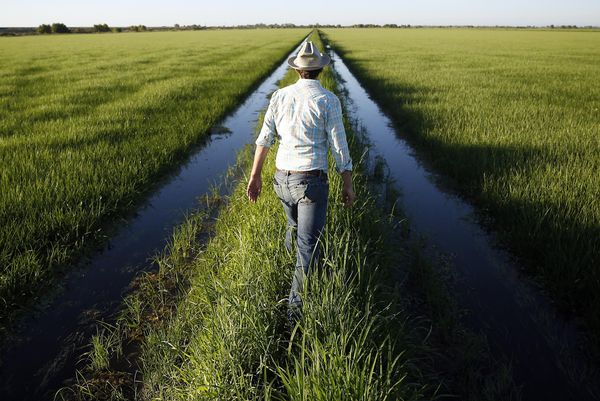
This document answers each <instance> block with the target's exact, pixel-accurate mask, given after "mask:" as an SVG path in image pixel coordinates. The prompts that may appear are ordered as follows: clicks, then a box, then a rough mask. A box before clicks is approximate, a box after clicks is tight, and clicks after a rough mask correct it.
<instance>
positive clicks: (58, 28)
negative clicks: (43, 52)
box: [51, 22, 71, 33]
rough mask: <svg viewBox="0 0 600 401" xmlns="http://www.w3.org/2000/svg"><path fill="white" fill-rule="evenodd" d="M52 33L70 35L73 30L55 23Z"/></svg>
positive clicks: (60, 23)
mask: <svg viewBox="0 0 600 401" xmlns="http://www.w3.org/2000/svg"><path fill="white" fill-rule="evenodd" d="M51 28H52V33H70V32H71V30H70V29H69V28H68V27H67V26H66V25H65V24H63V23H62V22H55V23H53V24H52V27H51Z"/></svg>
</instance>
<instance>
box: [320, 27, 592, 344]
mask: <svg viewBox="0 0 600 401" xmlns="http://www.w3.org/2000/svg"><path fill="white" fill-rule="evenodd" d="M325 33H326V34H327V36H328V40H330V41H331V43H332V45H333V46H334V47H335V48H336V49H337V50H338V51H339V52H340V53H341V54H342V56H343V58H344V60H345V61H346V63H347V64H348V65H349V67H350V68H351V69H352V70H353V72H354V73H355V74H356V75H357V76H358V78H359V79H360V80H361V81H362V82H363V84H364V85H365V86H366V88H367V89H368V91H369V93H370V94H371V95H372V96H373V97H374V99H375V100H376V101H378V102H379V103H380V104H381V105H382V106H383V108H384V109H385V110H386V111H387V112H388V113H389V114H390V116H391V117H392V119H393V120H394V122H395V124H396V125H397V126H398V127H399V128H400V131H401V132H402V134H403V135H406V136H407V137H408V138H409V140H410V142H411V143H413V144H414V145H416V147H417V149H418V150H419V151H420V154H421V155H422V156H423V158H424V159H426V160H427V161H428V162H429V163H430V164H431V165H432V166H433V168H434V169H435V170H436V171H438V172H440V173H441V174H442V175H444V176H446V177H449V178H450V179H451V181H452V182H453V185H454V186H455V187H456V188H457V189H459V190H460V191H461V192H462V193H463V194H465V195H466V196H467V197H469V198H471V199H472V200H473V201H474V202H475V203H476V204H477V205H478V206H479V207H480V210H481V211H483V212H484V213H485V214H486V215H487V216H491V217H492V220H493V223H492V224H494V225H495V227H497V228H499V229H500V233H501V238H502V240H503V241H505V242H508V243H509V244H510V246H511V247H512V249H514V250H516V252H517V254H518V255H520V256H521V257H524V258H525V259H527V263H526V265H527V266H528V267H529V268H530V270H531V271H532V272H533V273H534V274H535V275H538V276H540V277H541V278H542V280H543V281H544V282H545V284H546V286H547V288H549V289H550V290H551V292H552V293H553V294H554V295H555V296H556V297H557V299H560V300H561V301H563V305H568V306H570V307H572V308H575V309H576V310H577V311H578V312H579V313H580V314H581V315H582V316H583V317H584V318H585V321H586V322H587V323H588V325H589V326H590V327H591V328H592V330H593V332H595V333H600V314H599V313H598V310H600V32H598V31H584V32H556V31H540V30H536V31H525V30H491V29H486V30H473V29H470V30H468V29H463V30H458V29H418V30H414V29H360V30H359V29H327V30H326V31H325Z"/></svg>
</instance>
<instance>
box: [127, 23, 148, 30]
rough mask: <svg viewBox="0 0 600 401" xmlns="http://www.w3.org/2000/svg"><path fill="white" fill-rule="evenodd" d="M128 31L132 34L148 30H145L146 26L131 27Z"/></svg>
mask: <svg viewBox="0 0 600 401" xmlns="http://www.w3.org/2000/svg"><path fill="white" fill-rule="evenodd" d="M129 30H130V31H133V32H142V31H146V30H148V28H146V25H132V26H130V27H129Z"/></svg>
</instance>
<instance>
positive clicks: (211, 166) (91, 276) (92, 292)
mask: <svg viewBox="0 0 600 401" xmlns="http://www.w3.org/2000/svg"><path fill="white" fill-rule="evenodd" d="M286 71H287V63H285V62H284V63H282V64H281V66H279V67H278V68H277V69H276V70H275V71H274V72H273V73H272V74H271V76H269V77H268V78H267V79H266V80H265V81H264V82H263V83H262V84H261V85H260V86H259V88H258V89H257V90H256V91H254V92H253V93H252V94H251V95H250V97H248V98H247V99H246V101H245V102H244V103H243V104H242V105H241V106H239V108H238V109H237V110H236V111H235V112H234V113H233V114H231V115H230V116H229V117H227V118H226V119H225V120H224V121H223V122H221V123H220V124H219V125H218V126H216V127H215V128H214V129H213V131H212V133H214V134H216V136H215V137H210V138H209V139H208V140H207V142H206V144H205V145H204V146H203V147H202V148H201V150H200V151H198V152H197V153H196V154H195V155H193V156H192V157H191V158H190V159H189V160H188V161H187V162H186V163H184V165H183V166H182V167H181V168H180V170H179V171H178V172H177V173H175V175H173V176H172V177H171V178H169V179H168V180H167V181H166V183H165V184H164V185H163V186H162V187H160V189H159V190H158V191H157V192H156V193H154V194H153V195H152V196H151V197H150V198H149V199H148V201H147V203H146V204H145V205H144V206H143V207H141V208H140V209H139V210H138V211H137V213H136V215H135V216H134V217H133V218H132V219H131V220H130V221H128V222H127V223H126V224H125V225H124V226H123V227H122V228H121V229H120V230H119V232H118V233H117V234H116V235H115V236H114V237H113V238H111V240H110V242H109V244H108V245H107V246H106V247H105V249H104V250H102V251H101V252H100V253H98V254H97V255H95V256H93V258H92V260H91V261H90V263H88V264H86V265H85V266H84V267H83V268H81V269H80V270H78V271H73V272H71V273H70V274H68V276H67V278H66V280H65V285H64V290H63V291H62V292H61V294H60V295H58V296H57V297H56V299H54V300H51V301H50V302H49V304H48V305H47V307H46V308H45V310H44V311H41V312H40V313H39V314H38V316H35V317H28V318H27V319H26V321H25V322H24V323H23V327H24V329H22V330H21V333H19V337H20V339H19V340H18V341H17V344H16V345H15V346H14V347H13V348H12V349H11V350H9V351H8V352H4V353H3V355H2V358H1V359H0V361H2V365H1V366H0V394H2V397H1V399H2V401H9V400H23V401H24V400H36V401H37V400H39V399H40V398H41V395H42V394H44V393H45V392H49V391H53V390H56V389H57V388H58V387H60V385H61V383H62V382H63V381H64V380H66V379H68V378H73V377H75V364H76V361H77V359H76V358H78V357H79V355H80V354H81V353H82V352H83V349H82V348H81V347H84V346H87V344H88V343H89V337H90V336H91V335H92V334H96V328H95V327H96V325H95V320H101V319H102V318H106V317H109V316H111V314H113V313H115V312H116V310H117V308H118V307H119V305H120V302H121V299H122V296H123V292H124V291H125V290H126V288H127V286H128V285H129V283H130V282H131V279H132V278H133V277H134V276H135V274H136V273H137V272H139V271H141V270H144V269H145V268H147V267H148V265H149V264H150V258H152V256H153V255H156V254H157V253H158V252H159V251H161V250H162V249H163V248H164V247H165V245H166V241H167V240H168V239H169V238H170V236H171V234H172V232H173V229H174V228H175V227H176V226H177V225H178V224H180V223H181V222H182V221H183V219H184V217H185V215H186V213H187V212H189V211H190V210H192V209H194V208H196V207H197V206H198V198H199V197H201V196H202V195H203V194H207V193H209V192H210V191H211V189H212V187H213V186H214V184H215V183H218V182H219V181H220V178H221V176H222V174H224V173H225V172H226V170H227V168H228V167H229V166H231V165H234V164H235V161H236V157H237V152H238V151H239V150H240V149H241V148H242V147H243V146H244V145H246V144H249V143H252V142H253V140H254V132H255V128H256V124H257V120H258V115H259V113H260V111H262V110H263V109H264V108H265V107H266V106H267V104H268V95H269V94H270V93H271V92H272V91H274V90H275V89H277V82H278V81H279V80H280V79H281V78H283V76H284V74H285V73H286ZM90 311H93V312H90ZM90 314H91V315H93V318H92V319H90V318H89V316H90ZM52 365H55V367H56V366H57V367H58V368H56V371H54V372H52V371H51V366H52ZM80 368H81V367H80ZM37 384H40V386H39V389H38V390H37V392H36V387H35V385H37ZM34 392H35V393H34ZM45 398H49V399H52V397H48V396H47V397H45Z"/></svg>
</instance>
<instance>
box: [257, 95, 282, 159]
mask: <svg viewBox="0 0 600 401" xmlns="http://www.w3.org/2000/svg"><path fill="white" fill-rule="evenodd" d="M276 109H277V91H275V92H273V95H272V96H271V100H270V101H269V107H268V108H267V112H266V113H265V118H264V120H263V125H262V128H261V129H260V133H259V134H258V137H257V138H256V142H255V143H256V145H259V146H264V147H267V148H269V147H271V146H272V145H273V142H275V134H276V133H277V129H276V128H275V112H276Z"/></svg>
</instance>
